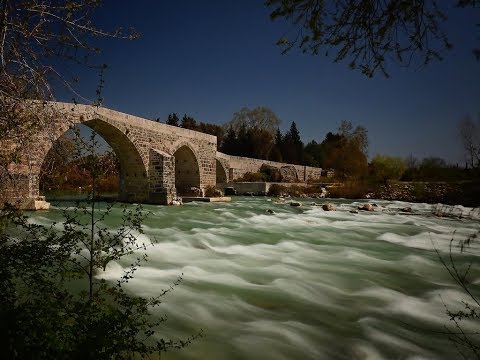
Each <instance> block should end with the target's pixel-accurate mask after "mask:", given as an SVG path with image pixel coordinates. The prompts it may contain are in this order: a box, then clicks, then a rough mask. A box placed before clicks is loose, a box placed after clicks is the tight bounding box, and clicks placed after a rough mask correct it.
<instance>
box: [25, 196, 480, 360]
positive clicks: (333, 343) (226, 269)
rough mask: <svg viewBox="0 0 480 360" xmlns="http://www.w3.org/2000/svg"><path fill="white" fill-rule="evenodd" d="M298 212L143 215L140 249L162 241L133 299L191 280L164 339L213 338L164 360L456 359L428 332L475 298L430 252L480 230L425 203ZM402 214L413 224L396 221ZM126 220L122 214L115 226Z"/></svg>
mask: <svg viewBox="0 0 480 360" xmlns="http://www.w3.org/2000/svg"><path fill="white" fill-rule="evenodd" d="M301 201H302V202H303V206H302V207H292V206H289V205H288V204H287V203H285V204H276V203H274V202H273V201H272V199H270V198H266V197H265V198H264V197H258V198H252V197H250V198H240V197H239V198H234V199H233V201H232V202H231V203H189V204H185V205H183V206H178V207H172V206H171V207H164V206H146V207H145V208H146V209H147V210H149V211H151V212H152V214H151V215H150V216H149V217H148V219H147V220H146V221H145V222H144V229H145V234H142V235H139V237H138V239H139V241H141V242H145V243H150V241H151V240H152V239H156V240H157V241H158V243H157V244H156V245H155V246H153V247H149V248H148V250H147V251H148V255H149V261H148V262H147V263H145V264H144V265H143V266H142V267H141V268H140V270H139V271H138V272H137V273H136V276H135V279H134V281H133V282H131V283H129V284H128V289H129V290H130V291H132V292H134V293H136V294H138V295H142V296H155V295H157V294H158V293H159V292H160V291H161V290H162V289H165V288H167V287H168V286H169V285H170V284H171V283H172V282H174V281H175V280H176V279H177V277H178V276H179V275H180V274H181V273H183V274H184V280H183V281H182V283H181V284H180V285H179V286H177V287H176V288H175V290H174V291H173V292H171V293H169V294H168V295H166V296H165V297H164V303H163V304H162V305H161V306H160V307H159V308H158V309H156V310H155V314H157V315H159V316H160V315H166V316H167V317H168V321H167V322H166V323H164V326H163V327H162V332H163V335H164V336H165V337H170V338H176V337H186V336H188V335H191V334H194V333H196V332H197V331H198V330H199V329H200V328H202V329H203V330H204V337H203V338H201V339H199V340H197V341H195V342H194V343H193V344H192V345H190V346H188V347H187V348H185V349H182V350H179V351H175V352H171V353H168V354H167V355H166V356H165V357H162V359H216V360H217V359H218V360H222V359H275V360H279V359H456V358H459V354H458V352H457V351H456V350H455V348H454V347H453V346H452V344H451V343H450V342H449V340H448V339H447V337H446V336H445V335H437V334H435V333H434V332H432V331H442V330H444V328H443V326H444V325H448V326H450V325H452V324H451V322H450V321H449V319H448V316H447V315H446V314H445V305H446V306H447V307H449V308H451V309H452V310H453V309H457V308H458V309H460V308H462V306H461V303H460V300H463V299H464V300H468V299H467V298H466V296H465V295H464V293H462V292H461V291H460V290H459V288H458V287H457V286H455V285H454V283H453V280H452V279H451V278H450V276H449V275H448V273H447V271H446V270H445V268H444V267H443V266H442V265H441V263H440V261H439V258H438V256H437V254H436V253H435V252H434V251H433V245H434V246H435V247H436V248H437V249H439V251H440V252H441V254H443V255H448V248H449V242H450V239H451V238H452V237H454V238H455V239H458V240H460V239H462V238H466V237H467V236H469V235H471V234H472V233H474V232H475V231H477V230H478V228H479V221H478V219H471V218H466V217H464V218H462V219H459V218H448V217H446V218H439V217H436V216H434V215H432V210H433V209H434V207H433V206H431V205H427V204H407V203H401V202H387V201H377V202H376V203H377V204H378V205H379V206H378V208H376V209H375V211H374V212H362V213H358V214H354V213H350V212H349V210H351V209H352V208H355V207H356V206H358V205H359V203H358V202H352V201H350V200H342V199H340V200H334V201H332V202H333V203H334V204H335V205H336V207H337V211H332V212H325V211H323V210H322V209H321V207H319V206H312V205H311V203H312V200H305V199H304V200H301ZM405 206H411V207H412V209H413V213H411V214H400V213H399V211H398V209H399V208H402V207H405ZM267 209H272V210H274V212H275V214H270V213H267ZM469 210H470V209H467V208H462V207H457V208H456V209H455V211H457V214H459V213H460V212H463V213H464V214H467V213H469V212H470V211H469ZM33 216H34V218H35V221H38V222H40V223H42V222H44V223H48V222H50V221H52V220H59V219H60V217H61V213H60V211H58V208H57V207H53V209H52V210H51V211H49V212H46V213H35V214H34V215H33ZM119 216H120V209H117V210H115V211H114V212H113V214H112V216H111V217H110V218H109V219H107V225H109V226H111V227H113V226H114V223H115V219H116V218H117V219H118V218H119ZM477 218H478V216H477ZM454 233H455V234H454ZM469 250H470V252H471V253H473V255H468V254H467V255H460V256H459V257H458V258H456V262H457V265H459V266H461V265H463V264H466V263H467V262H469V261H473V262H476V261H478V259H479V258H478V256H476V255H475V254H477V255H478V254H480V244H479V243H478V242H475V243H474V244H473V246H472V247H471V248H470V249H469ZM455 251H456V250H455ZM128 263H129V262H128V259H125V263H114V264H112V266H110V267H109V268H108V269H107V272H106V273H105V274H104V276H105V277H106V278H111V279H115V278H118V277H119V276H120V275H121V273H122V270H123V266H126V265H127V264H128ZM477 264H478V262H477ZM473 271H476V272H474V273H472V279H473V281H474V284H473V288H474V291H476V294H477V295H480V291H479V288H480V273H479V271H478V268H476V269H474V270H473ZM444 304H445V305H444ZM477 324H478V322H477ZM463 326H464V327H465V328H466V329H469V327H470V329H471V327H472V326H475V325H472V324H471V323H464V325H463ZM452 329H453V327H452ZM473 330H475V329H473ZM476 330H477V331H479V330H480V329H478V328H477V329H476Z"/></svg>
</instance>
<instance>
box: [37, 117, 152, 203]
mask: <svg viewBox="0 0 480 360" xmlns="http://www.w3.org/2000/svg"><path fill="white" fill-rule="evenodd" d="M77 124H82V125H85V126H87V127H89V128H90V129H92V130H94V131H95V132H96V133H97V134H98V135H100V136H101V137H102V138H103V139H104V140H105V141H106V142H107V143H108V145H110V147H111V148H112V150H113V151H114V153H115V155H116V157H117V159H118V160H119V163H120V173H119V194H118V199H119V200H120V201H126V202H137V201H138V202H141V201H146V200H147V199H148V169H147V167H146V166H145V162H144V159H143V158H142V156H141V154H140V152H139V147H138V145H137V144H136V143H135V139H134V138H132V137H131V136H128V134H125V132H124V131H122V130H123V129H120V128H119V127H117V126H115V125H114V124H112V123H110V122H109V121H108V119H104V118H103V119H102V118H101V117H96V118H93V119H84V118H79V119H78V120H77V121H74V122H70V123H69V125H70V126H69V127H67V126H59V127H58V129H57V130H56V131H55V132H54V134H50V136H49V138H48V139H47V140H46V141H44V143H43V146H40V151H38V152H37V156H36V157H37V159H36V161H35V163H36V164H37V166H36V167H34V168H32V172H33V174H35V175H37V174H39V173H40V171H41V167H42V165H43V162H44V160H45V158H46V157H47V154H48V152H49V151H51V150H52V148H53V145H54V143H55V141H57V140H58V139H59V138H60V136H62V135H63V134H64V133H65V132H66V131H67V130H68V129H69V128H70V129H71V128H72V127H73V126H75V125H77ZM34 186H36V187H37V188H38V187H39V183H38V181H37V184H34ZM35 192H37V194H39V189H38V190H37V189H35Z"/></svg>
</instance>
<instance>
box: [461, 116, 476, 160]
mask: <svg viewBox="0 0 480 360" xmlns="http://www.w3.org/2000/svg"><path fill="white" fill-rule="evenodd" d="M459 128H460V129H459V130H460V139H461V140H462V145H463V149H464V150H465V156H466V159H467V162H468V163H469V165H470V167H471V168H472V169H473V168H475V167H477V166H479V165H480V115H479V117H478V119H477V121H474V120H473V119H472V117H471V116H470V115H467V116H465V117H464V118H463V120H462V121H461V122H460V125H459Z"/></svg>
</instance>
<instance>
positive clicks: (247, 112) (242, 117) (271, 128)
mask: <svg viewBox="0 0 480 360" xmlns="http://www.w3.org/2000/svg"><path fill="white" fill-rule="evenodd" d="M280 122H281V121H280V119H279V118H278V117H277V115H275V113H274V112H273V111H272V110H271V109H269V108H267V107H264V106H259V107H256V108H253V109H249V108H247V107H244V108H241V109H240V110H239V111H237V112H236V113H234V114H233V117H232V119H231V120H230V121H229V122H228V123H226V124H225V128H227V129H228V128H230V127H232V128H233V129H234V130H235V131H236V132H238V131H239V130H240V127H241V126H245V128H246V130H249V129H253V128H256V129H262V130H265V131H267V132H268V133H270V134H271V135H272V136H273V135H275V132H276V131H277V129H278V127H279V126H280Z"/></svg>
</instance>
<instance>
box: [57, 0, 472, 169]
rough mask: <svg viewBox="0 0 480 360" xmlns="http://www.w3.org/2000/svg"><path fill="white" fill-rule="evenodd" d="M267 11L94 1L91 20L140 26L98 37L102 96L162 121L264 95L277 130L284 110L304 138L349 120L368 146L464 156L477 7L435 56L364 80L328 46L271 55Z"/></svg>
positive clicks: (224, 110)
mask: <svg viewBox="0 0 480 360" xmlns="http://www.w3.org/2000/svg"><path fill="white" fill-rule="evenodd" d="M452 3H453V2H452ZM269 13H270V10H269V9H268V8H266V7H265V6H264V4H263V1H262V0H256V1H254V0H248V1H247V0H242V1H238V0H223V1H220V0H217V1H206V0H205V1H198V0H190V1H186V0H184V1H146V0H136V1H127V0H117V1H105V4H104V6H103V7H102V8H101V9H100V11H98V12H97V15H96V21H97V23H98V24H99V25H100V27H101V28H102V29H106V30H107V29H114V28H115V27H116V26H124V27H130V26H132V27H134V28H135V29H136V30H137V31H138V32H139V33H140V34H141V37H140V38H139V39H138V40H135V41H124V40H111V39H109V40H102V41H100V42H99V45H100V46H101V48H102V54H101V55H100V56H99V57H98V61H99V62H105V63H107V64H108V69H107V72H106V75H105V80H106V83H105V88H104V90H103V97H104V106H106V107H109V108H112V109H115V110H118V111H122V112H126V113H129V114H134V115H137V116H141V117H145V118H149V119H155V118H157V117H159V118H160V119H161V120H162V121H165V120H166V118H167V115H168V114H169V113H170V112H176V113H178V114H179V116H180V117H182V116H183V114H185V113H187V114H189V115H192V116H193V117H194V118H195V119H196V120H197V121H204V122H211V123H216V124H223V123H225V122H227V121H229V120H230V119H231V118H232V115H233V113H234V112H236V111H238V110H239V109H240V108H242V107H245V106H246V107H250V108H252V107H256V106H267V107H269V108H271V109H272V110H273V111H274V112H275V113H276V114H277V115H278V117H279V118H280V119H281V120H282V125H281V130H282V131H286V130H287V129H288V128H289V126H290V123H291V122H292V121H295V122H296V123H297V126H298V128H299V130H300V133H301V135H302V139H303V140H304V142H308V141H310V140H316V141H317V142H321V141H322V140H323V138H324V137H325V134H326V133H327V132H328V131H335V130H336V129H337V127H338V125H339V123H340V121H341V120H350V121H351V122H352V123H353V124H354V125H363V126H365V127H366V128H367V129H368V134H369V141H370V145H369V156H370V157H372V156H374V155H376V154H378V153H381V154H386V155H395V156H402V157H406V156H408V155H410V154H413V155H414V156H416V157H418V158H423V157H426V156H439V157H443V158H445V159H446V160H447V161H449V162H451V163H457V162H458V163H460V164H464V157H463V151H462V148H461V143H460V139H459V135H458V123H459V122H460V120H461V119H462V118H464V117H465V116H466V115H468V114H470V115H471V116H473V117H475V118H476V117H477V115H478V114H480V62H476V60H475V59H474V57H473V55H472V54H471V49H472V48H473V47H474V46H475V45H476V46H478V45H479V43H480V40H479V39H478V38H479V37H480V30H479V29H478V28H475V22H479V18H480V9H469V10H457V9H452V10H451V11H450V12H449V22H448V23H447V24H446V30H447V31H448V32H449V35H450V38H451V41H452V42H453V43H454V46H455V47H454V49H453V50H451V51H450V52H448V53H447V54H445V55H446V56H445V59H444V60H443V61H442V62H436V63H432V64H430V65H428V66H427V67H421V68H418V67H411V68H398V67H396V66H395V65H394V64H392V65H391V66H389V71H390V75H391V78H389V79H386V78H384V77H382V75H380V74H379V75H377V76H376V77H374V78H373V79H369V78H367V77H365V76H364V75H362V74H361V73H360V72H359V71H352V70H350V69H348V67H347V63H340V64H335V63H333V60H332V58H331V57H330V58H326V57H324V56H315V57H314V56H311V55H305V54H301V52H300V51H297V50H294V51H293V52H291V53H289V54H288V55H281V49H280V48H278V47H277V46H276V45H275V43H276V41H277V40H278V38H280V37H281V36H283V35H284V34H286V33H287V34H288V31H290V30H291V27H290V26H289V25H288V24H286V23H284V22H282V21H275V22H272V21H271V20H270V18H269ZM97 82H98V81H97V74H96V73H92V72H90V73H81V84H80V91H81V93H82V94H84V95H86V96H87V97H90V98H94V97H95V95H94V94H95V88H96V84H97ZM70 98H71V96H70ZM61 99H62V100H67V101H68V100H69V97H68V96H63V98H62V96H61ZM478 116H480V115H478Z"/></svg>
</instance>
